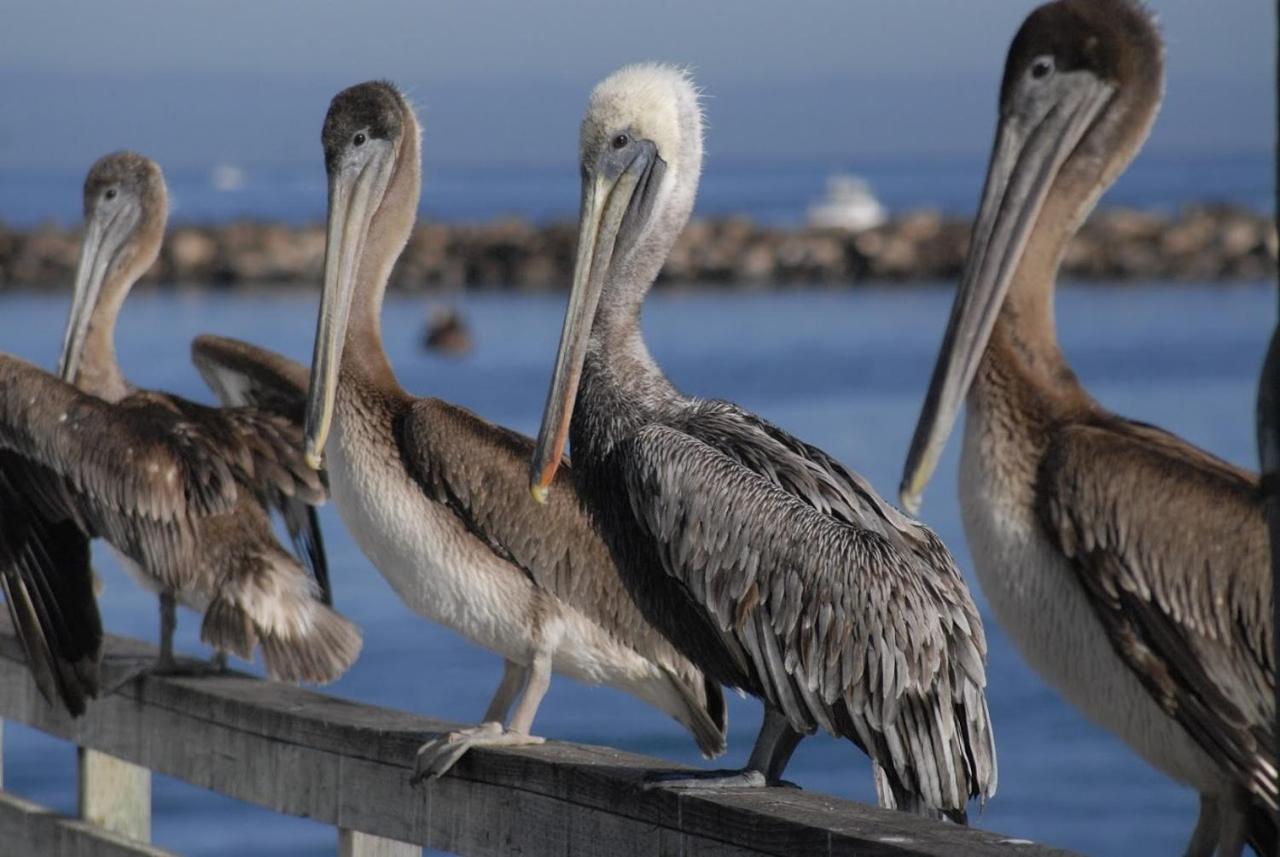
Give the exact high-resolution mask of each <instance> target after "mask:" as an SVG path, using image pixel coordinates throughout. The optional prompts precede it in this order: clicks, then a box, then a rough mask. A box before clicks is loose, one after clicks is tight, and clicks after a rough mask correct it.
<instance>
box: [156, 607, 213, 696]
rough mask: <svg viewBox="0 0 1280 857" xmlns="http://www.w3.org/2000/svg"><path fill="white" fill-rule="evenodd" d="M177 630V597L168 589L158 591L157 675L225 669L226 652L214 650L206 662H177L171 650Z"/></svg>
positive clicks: (193, 674)
mask: <svg viewBox="0 0 1280 857" xmlns="http://www.w3.org/2000/svg"><path fill="white" fill-rule="evenodd" d="M177 630H178V598H177V596H176V595H174V594H173V592H172V591H170V590H165V591H164V592H161V593H160V659H159V660H158V661H157V662H156V665H155V672H156V673H157V674H159V675H192V676H195V675H208V674H209V673H224V672H226V671H227V653H226V652H223V651H221V650H215V651H214V653H213V657H212V658H210V659H209V663H208V664H201V663H194V662H191V661H188V662H186V663H184V664H179V663H178V659H177V657H176V656H175V655H174V652H173V635H174V633H175V632H176V631H177Z"/></svg>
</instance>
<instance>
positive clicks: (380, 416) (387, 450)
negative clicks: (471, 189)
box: [306, 82, 725, 781]
mask: <svg viewBox="0 0 1280 857" xmlns="http://www.w3.org/2000/svg"><path fill="white" fill-rule="evenodd" d="M323 143H324V156H325V166H326V169H327V171H328V175H329V222H328V239H327V244H326V247H325V264H324V294H323V297H322V300H321V304H320V314H319V319H318V321H317V325H316V341H315V352H314V356H313V359H312V364H311V378H310V391H309V397H308V400H307V405H306V408H307V419H306V449H307V455H308V456H309V457H310V460H311V461H312V462H313V464H315V465H317V466H318V465H319V463H320V460H321V456H322V455H323V456H324V460H325V463H326V464H327V468H328V474H329V484H330V490H331V492H332V495H333V501H334V503H335V504H336V505H337V507H338V512H339V514H340V515H341V516H342V519H343V521H344V522H345V523H346V525H347V528H348V529H349V530H350V531H351V534H352V536H354V538H355V540H356V542H357V543H358V544H359V545H360V547H361V548H362V549H363V550H364V552H365V554H366V555H367V556H368V557H369V559H370V560H372V561H373V564H374V565H375V566H377V568H378V570H379V571H381V572H382V575H383V576H384V577H385V578H386V579H387V582H388V583H390V584H391V587H392V588H393V589H394V590H395V591H396V593H397V594H398V595H399V596H400V598H401V599H402V600H403V601H404V602H405V604H406V605H408V606H409V607H410V608H411V609H413V610H414V611H415V612H417V613H418V614H420V615H421V616H424V617H425V618H427V619H430V620H432V621H435V622H439V623H440V624H443V625H446V626H448V627H450V628H452V629H454V630H455V631H457V632H459V633H460V634H462V635H463V636H465V637H467V638H468V639H470V640H471V641H472V642H475V643H476V644H478V645H480V646H483V647H484V648H486V649H489V650H490V651H493V652H496V653H497V654H499V655H501V656H502V658H503V659H504V662H505V670H504V673H503V677H502V680H501V682H500V684H499V686H498V689H497V692H496V693H495V694H494V697H493V701H492V702H491V704H490V705H489V708H488V711H487V712H486V713H485V715H484V720H483V722H482V723H481V724H480V725H478V726H475V727H472V728H468V729H463V730H460V731H457V732H454V733H451V734H449V735H445V736H442V737H440V738H438V739H434V740H432V741H430V742H428V743H427V744H425V745H424V746H423V747H422V749H421V750H420V752H419V754H418V757H417V763H416V767H417V770H416V774H415V781H418V780H420V779H421V778H423V777H426V776H440V775H441V774H443V773H444V772H445V771H447V770H448V769H449V768H450V767H451V766H452V765H453V764H454V763H455V762H456V761H457V760H458V759H459V758H461V756H462V755H463V754H464V753H465V752H466V751H467V749H469V748H471V747H475V746H495V745H505V746H520V745H527V744H534V743H539V742H541V741H542V739H541V738H538V737H535V736H533V735H531V734H530V728H531V726H532V724H533V719H534V715H535V714H536V713H537V709H538V705H539V704H540V703H541V701H542V698H543V695H544V694H545V693H546V691H547V688H548V686H549V683H550V678H551V673H552V671H555V672H559V673H563V674H566V675H569V676H571V677H573V678H576V679H578V680H580V681H583V682H586V683H588V684H607V685H611V686H613V687H616V688H619V689H621V690H625V691H627V692H629V693H631V694H633V695H635V696H637V697H639V698H640V699H643V700H644V701H645V702H648V703H649V704H650V705H653V706H654V707H656V708H658V709H659V710H661V711H664V712H666V713H667V714H669V715H671V716H672V717H674V718H675V719H676V720H677V721H679V722H680V723H682V724H684V726H685V727H687V728H688V729H689V730H690V731H691V732H692V733H693V736H694V738H695V740H696V741H697V743H698V746H699V748H700V749H701V750H702V752H703V753H704V754H706V755H714V754H717V753H720V752H722V751H723V749H724V728H725V709H724V699H723V697H722V695H721V692H720V688H719V687H718V686H717V685H715V684H713V683H711V682H710V681H708V680H706V679H704V677H703V676H702V674H701V673H700V672H699V671H698V670H697V669H696V668H695V667H693V666H692V665H691V664H690V663H689V661H687V660H686V659H685V658H683V657H681V656H680V655H679V654H678V653H677V652H676V651H675V650H674V648H673V647H672V646H671V645H670V644H669V643H667V642H666V640H664V639H663V638H662V636H661V635H660V634H658V632H657V631H655V630H654V629H653V628H651V627H650V626H649V625H648V624H647V623H646V622H645V621H644V619H643V618H642V617H641V615H640V613H639V611H638V610H637V609H636V607H635V605H634V604H633V603H632V602H631V600H630V598H629V597H628V596H627V593H626V591H625V590H624V588H623V586H622V583H621V579H620V578H619V576H618V573H617V571H616V570H615V568H614V566H613V564H612V562H611V561H610V559H609V552H608V550H607V549H606V547H605V546H604V543H603V542H602V540H601V539H600V536H599V534H598V533H597V532H596V530H595V528H594V527H593V526H592V523H591V519H590V517H589V516H588V515H587V514H585V513H584V511H583V510H582V508H581V506H580V504H579V502H578V498H577V495H576V493H575V492H574V491H573V490H572V486H571V484H570V483H569V481H568V479H567V478H566V479H565V480H563V481H562V486H563V490H562V492H561V495H562V496H560V497H559V499H558V501H557V502H556V504H555V505H554V506H553V507H552V508H550V509H539V508H537V507H535V506H534V505H533V504H532V503H530V502H528V493H527V486H526V483H525V480H524V473H525V465H526V462H527V461H528V459H529V455H530V454H531V452H532V449H533V444H532V441H530V440H529V439H528V438H525V437H523V436H521V435H518V434H516V433H515V432H511V431H508V430H507V429H504V428H502V427H500V426H495V425H493V424H491V423H488V422H485V421H483V420H481V419H480V418H478V417H477V416H475V415H474V414H472V413H470V412H469V411H466V410H463V409H462V408H459V407H456V406H454V405H451V404H448V403H447V402H442V401H440V400H439V399H419V398H415V397H413V396H410V395H409V394H408V393H406V392H405V391H404V390H403V389H402V388H401V387H400V385H399V384H398V383H397V381H396V377H395V374H394V372H393V371H392V369H391V364H390V363H389V362H388V360H387V355H386V351H385V350H384V349H383V346H382V334H381V326H380V321H379V315H380V311H381V307H382V297H383V293H384V291H385V289H386V285H387V277H388V275H389V273H390V271H391V266H392V264H393V263H394V262H395V259H396V257H397V256H398V255H399V254H400V251H401V250H402V249H403V248H404V245H405V243H406V241H407V240H408V238H409V232H410V229H411V228H412V226H413V220H414V216H415V214H416V212H417V208H418V194H419V186H420V184H421V163H420V161H421V155H420V130H419V127H418V121H417V118H416V117H415V116H414V113H413V110H412V108H411V107H410V106H409V104H408V103H407V102H406V100H405V99H404V97H403V96H402V95H401V94H400V93H399V92H398V91H397V90H396V89H395V87H393V86H392V85H390V84H388V83H381V82H375V83H364V84H360V85H357V86H354V87H351V88H350V89H346V90H343V91H342V92H340V93H338V94H337V95H336V96H335V97H334V99H333V103H332V104H331V105H330V107H329V113H328V115H327V116H326V117H325V121H324V131H323ZM517 696H518V697H519V701H518V702H517V701H516V697H517ZM513 702H515V710H514V712H513V713H512V714H511V717H510V720H509V721H508V722H507V723H506V726H505V727H504V726H503V721H504V720H505V719H506V716H507V713H508V712H509V711H510V710H511V705H512V703H513Z"/></svg>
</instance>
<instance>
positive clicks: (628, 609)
mask: <svg viewBox="0 0 1280 857" xmlns="http://www.w3.org/2000/svg"><path fill="white" fill-rule="evenodd" d="M399 433H400V438H401V448H402V450H403V457H404V460H405V461H406V463H407V465H408V467H409V469H410V472H411V473H412V474H413V476H414V478H415V479H416V481H417V483H418V485H419V487H420V488H421V490H422V491H423V492H424V493H425V494H426V495H427V496H428V497H430V498H431V499H432V500H434V501H435V502H438V503H442V504H444V505H445V506H447V507H448V508H449V509H450V510H451V511H452V512H453V513H454V514H455V515H456V516H457V518H458V520H459V521H460V522H461V523H462V525H463V526H465V527H466V529H467V530H468V531H469V532H470V533H471V534H472V535H473V536H475V538H477V539H478V540H480V541H481V542H482V543H484V544H485V545H487V546H488V547H489V549H490V550H491V551H493V553H494V554H496V555H497V556H498V557H500V558H502V559H504V560H506V561H507V562H509V563H511V564H512V565H514V566H515V567H516V568H518V569H520V570H521V571H522V572H523V573H524V574H525V575H526V576H527V577H528V579H529V580H530V581H531V582H532V583H533V585H535V586H537V587H538V588H539V589H541V590H543V591H545V592H547V593H549V594H551V595H553V596H555V597H556V598H557V599H559V600H560V601H562V602H564V604H566V605H567V606H569V607H570V608H572V609H574V610H577V611H578V612H580V613H582V614H583V615H584V616H586V617H587V618H588V619H589V620H591V621H592V622H594V623H595V624H596V625H598V626H599V627H600V628H601V629H602V630H603V631H605V632H606V633H608V634H609V635H610V636H612V637H613V638H614V639H616V640H617V641H618V642H619V643H620V644H621V645H624V646H626V647H628V648H630V649H632V650H634V651H636V652H638V653H639V654H640V655H642V656H644V657H645V658H647V659H649V660H651V661H653V662H655V663H657V664H658V665H660V666H661V667H662V668H663V669H665V670H666V671H667V672H668V673H669V674H670V675H671V677H672V680H673V681H675V682H677V684H678V685H679V692H680V693H681V695H682V696H685V697H686V698H687V699H688V701H689V702H690V703H692V707H693V708H694V709H696V710H697V711H699V712H701V714H700V715H699V716H697V717H696V718H694V720H695V722H692V723H690V724H689V725H690V727H691V728H692V729H693V730H694V733H695V737H697V739H698V742H699V744H700V746H702V749H703V751H704V752H706V753H708V754H716V753H719V752H720V751H722V750H723V749H724V726H725V719H724V718H725V710H724V700H723V696H722V693H721V690H720V687H719V685H717V684H714V683H712V682H709V681H707V680H706V679H705V678H704V677H703V675H702V673H701V672H700V671H699V670H698V669H697V668H696V667H694V666H693V664H691V663H690V662H689V661H688V660H687V659H686V658H685V657H683V656H682V655H681V654H679V653H678V652H677V651H676V650H675V647H673V646H672V645H671V643H670V642H668V641H667V639H666V638H665V637H663V636H662V635H661V634H660V633H658V631H656V630H655V629H654V628H653V627H652V626H651V625H650V624H649V623H648V622H647V621H646V620H645V619H644V617H643V615H642V614H641V613H640V610H639V608H637V607H636V605H635V602H634V601H633V600H632V598H631V596H630V595H629V594H628V592H627V590H626V588H625V586H624V583H623V581H622V578H621V576H620V574H619V572H618V571H617V570H616V568H615V566H614V563H613V560H612V558H611V556H610V554H609V549H608V547H607V546H606V545H605V543H604V542H603V540H602V539H601V538H600V536H599V534H598V532H597V530H596V528H595V526H594V525H593V523H592V521H591V519H590V517H589V516H588V514H587V512H586V511H585V510H584V508H583V506H582V504H581V502H580V500H579V499H578V492H577V489H576V487H575V485H574V483H573V478H572V476H571V474H570V471H569V464H568V462H565V463H564V464H563V465H562V466H561V468H560V472H558V473H557V475H556V482H555V483H554V485H553V487H552V489H551V491H550V494H549V496H548V498H547V502H546V504H545V505H538V504H536V503H534V501H533V498H532V497H530V496H529V470H528V463H529V458H530V456H531V455H532V453H533V441H531V440H530V439H529V438H527V437H525V436H524V435H521V434H518V433H516V432H513V431H510V430H508V429H505V428H503V427H501V426H495V425H493V424H492V423H489V422H487V421H485V420H483V419H481V418H480V417H478V416H476V415H475V414H473V413H471V412H470V411H468V410H466V409H465V408H460V407H458V406H456V405H451V404H449V403H448V402H442V401H440V400H439V399H418V400H416V401H415V402H414V404H413V406H412V409H411V410H410V411H409V412H408V414H407V415H406V416H405V418H404V420H403V423H402V424H401V426H400V428H399ZM536 618H537V617H530V620H531V621H536ZM708 718H709V719H708Z"/></svg>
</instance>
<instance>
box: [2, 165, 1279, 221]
mask: <svg viewBox="0 0 1280 857" xmlns="http://www.w3.org/2000/svg"><path fill="white" fill-rule="evenodd" d="M88 166H89V165H88V164H85V166H84V169H88ZM423 168H424V170H425V173H424V177H423V192H422V205H421V214H422V215H423V216H424V217H427V218H430V219H433V220H442V221H459V220H461V221H480V220H488V219H491V218H494V217H500V216H507V215H516V216H520V217H525V218H529V219H531V220H534V221H539V222H545V221H553V220H572V219H574V218H575V217H576V216H577V213H578V202H579V199H578V175H577V167H576V165H575V164H574V163H573V161H572V160H569V159H566V161H565V162H564V163H562V164H551V165H546V166H541V167H529V166H521V167H516V166H512V167H502V166H500V165H498V166H494V165H486V166H485V167H484V168H480V167H466V166H458V165H450V164H440V163H438V162H436V161H434V160H432V159H430V158H428V159H427V160H426V162H425V163H424V165H423ZM985 168H986V160H985V157H981V156H979V157H962V156H956V157H945V158H929V159H913V158H887V157H880V158H864V159H860V160H851V161H841V160H834V159H833V160H824V161H795V162H767V163H766V162H762V163H744V162H738V163H735V162H732V161H728V162H726V161H724V160H721V159H717V158H715V157H714V156H713V157H710V158H709V159H708V162H707V167H706V170H705V171H704V173H703V179H702V183H701V187H700V189H699V196H698V208H697V214H698V215H700V216H725V215H730V214H739V213H742V214H747V215H749V216H751V217H752V218H754V219H756V220H758V221H760V222H763V223H769V224H775V225H794V224H798V223H801V222H803V221H804V217H805V211H806V210H807V207H808V206H809V205H810V204H811V203H813V202H814V201H815V200H817V199H818V198H820V197H822V195H823V194H824V183H825V181H826V179H827V177H828V176H830V175H831V174H833V173H844V172H852V173H855V174H858V175H861V176H863V177H864V178H866V179H867V181H868V182H869V183H870V185H871V188H872V190H873V192H874V193H875V194H876V196H877V197H878V198H879V199H880V200H881V202H883V203H884V205H885V206H886V207H887V208H888V209H889V210H890V211H891V212H895V211H897V212H901V211H908V210H913V209H920V208H938V209H940V210H942V211H943V212H946V213H949V214H956V215H962V216H970V215H972V213H973V208H974V206H975V205H976V204H977V200H978V195H979V192H980V191H981V189H982V177H983V172H984V170H985ZM238 169H239V170H240V174H239V178H240V179H241V181H242V185H241V186H239V187H237V188H236V189H234V190H219V189H218V188H217V187H216V186H215V182H214V175H213V173H214V170H213V169H212V168H203V169H193V168H187V169H182V168H176V169H166V178H167V180H168V183H169V190H170V195H169V196H170V203H171V207H172V220H173V221H174V222H175V223H193V222H194V223H208V222H222V221H226V220H229V219H234V218H240V217H247V218H251V219H258V220H280V221H285V222H289V223H306V222H314V221H320V220H323V219H324V213H325V203H326V195H325V178H324V171H323V169H321V165H320V161H319V156H318V153H317V159H316V161H315V163H314V164H312V163H308V164H301V165H295V166H278V165H276V166H267V165H244V166H242V167H239V168H238ZM1274 175H1275V158H1274V155H1273V153H1272V152H1270V151H1269V150H1267V149H1266V148H1261V149H1258V150H1256V151H1243V152H1235V153H1214V154H1195V153H1191V154H1178V153H1160V152H1146V153H1143V154H1141V155H1140V156H1139V157H1138V158H1137V160H1136V161H1134V163H1133V165H1132V166H1131V167H1130V169H1129V170H1127V171H1126V172H1125V174H1124V175H1123V176H1121V177H1120V180H1119V181H1118V182H1117V183H1116V185H1115V187H1114V188H1112V189H1111V190H1110V191H1108V193H1107V195H1106V196H1105V197H1104V199H1103V203H1102V204H1103V205H1118V206H1130V207H1137V208H1146V209H1156V210H1163V211H1167V212H1171V211H1176V210H1177V209H1178V208H1180V207H1182V206H1183V205H1186V204H1188V203H1192V202H1229V203H1233V204H1236V205H1241V206H1244V207H1246V208H1252V209H1254V210H1257V211H1270V210H1271V208H1272V200H1273V188H1274V186H1275V181H1274V178H1273V177H1274ZM83 182H84V173H83V172H82V171H80V170H44V171H41V170H21V171H19V170H13V169H6V168H4V167H3V166H0V223H10V224H14V225H19V226H29V225H32V224H37V223H42V222H46V221H53V222H59V223H62V224H78V223H79V221H80V218H81V216H82V215H81V199H80V187H81V184H82V183H83Z"/></svg>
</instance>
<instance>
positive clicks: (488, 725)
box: [411, 652, 551, 784]
mask: <svg viewBox="0 0 1280 857" xmlns="http://www.w3.org/2000/svg"><path fill="white" fill-rule="evenodd" d="M550 686H551V654H550V653H549V652H545V653H544V652H539V653H537V654H536V655H534V658H533V662H532V663H531V664H530V665H529V666H527V667H526V666H522V665H521V664H517V663H516V662H515V661H510V660H509V661H506V662H505V664H504V667H503V671H502V681H500V682H498V689H497V690H496V691H495V692H494V694H493V700H492V701H491V702H490V703H489V708H488V710H487V711H485V713H484V720H483V721H482V722H481V723H480V725H478V726H472V727H469V728H467V729H459V730H457V731H456V732H450V733H449V734H447V735H441V736H440V737H438V738H432V739H431V740H430V741H428V742H427V743H425V744H423V745H422V746H421V747H420V748H418V758H417V762H416V763H415V765H414V772H413V779H412V780H411V782H413V783H414V784H417V783H420V782H421V781H422V780H424V779H426V778H427V777H439V776H442V775H443V774H444V773H445V772H446V771H448V770H449V769H450V768H452V767H453V766H454V765H455V764H457V762H458V760H459V759H461V758H462V757H463V756H464V755H466V752H467V751H468V750H470V749H471V748H472V747H522V746H527V745H530V744H541V743H542V742H543V741H544V740H545V739H543V738H539V737H537V736H534V735H530V734H529V729H530V727H532V726H533V718H534V716H535V715H536V714H537V713H538V706H539V705H541V704H542V697H544V696H546V693H547V688H548V687H550ZM517 694H518V695H519V696H520V702H519V703H518V704H517V705H516V710H515V713H514V714H512V715H511V722H510V723H509V724H508V725H507V728H506V729H503V728H502V721H503V720H505V719H506V717H507V711H508V710H509V709H510V708H511V703H512V701H513V700H514V699H515V698H516V696H517Z"/></svg>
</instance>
